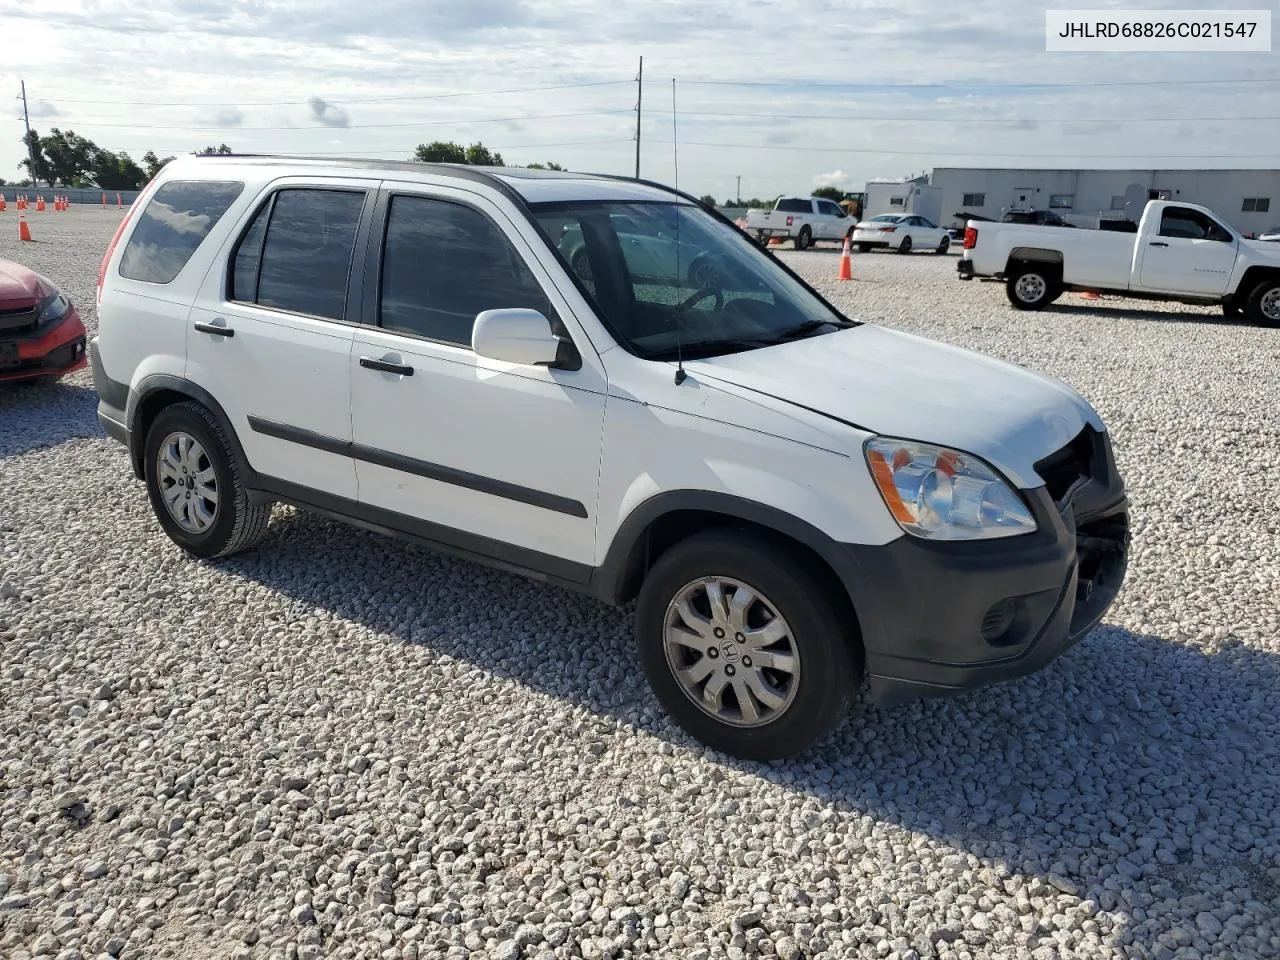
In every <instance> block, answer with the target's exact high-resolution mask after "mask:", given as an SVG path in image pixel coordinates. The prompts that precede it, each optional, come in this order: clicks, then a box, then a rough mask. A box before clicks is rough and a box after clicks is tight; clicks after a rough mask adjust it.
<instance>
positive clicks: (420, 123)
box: [64, 110, 631, 135]
mask: <svg viewBox="0 0 1280 960" xmlns="http://www.w3.org/2000/svg"><path fill="white" fill-rule="evenodd" d="M630 113H631V111H630V110H580V111H577V112H575V113H542V114H529V115H524V116H519V117H484V118H462V119H459V120H413V121H409V122H404V123H350V124H347V125H346V126H341V127H339V126H333V127H330V126H325V125H323V124H320V125H316V126H310V127H308V126H297V125H293V126H287V125H285V126H269V127H256V126H255V127H244V126H233V127H227V126H212V127H206V126H190V127H189V126H184V125H182V124H149V123H99V122H97V121H96V120H89V121H76V120H75V118H74V117H69V118H67V119H68V120H70V121H72V122H80V123H82V124H83V125H84V126H85V127H86V128H92V127H120V128H127V129H129V130H199V131H204V132H208V131H218V130H221V131H222V132H224V133H227V134H228V135H229V134H231V133H234V132H236V131H239V130H372V129H376V128H380V127H385V128H390V127H431V126H442V125H443V126H448V125H450V124H456V125H462V124H475V123H511V122H513V121H517V120H560V119H563V118H565V117H599V116H615V115H619V114H630ZM64 122H65V121H64Z"/></svg>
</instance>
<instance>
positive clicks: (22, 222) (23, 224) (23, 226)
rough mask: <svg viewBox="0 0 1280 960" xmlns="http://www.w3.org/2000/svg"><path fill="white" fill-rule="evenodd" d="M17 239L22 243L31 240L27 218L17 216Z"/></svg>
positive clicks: (20, 215)
mask: <svg viewBox="0 0 1280 960" xmlns="http://www.w3.org/2000/svg"><path fill="white" fill-rule="evenodd" d="M18 239H19V240H22V241H24V242H29V241H30V240H31V228H30V227H28V226H27V218H26V217H24V216H23V215H22V214H18Z"/></svg>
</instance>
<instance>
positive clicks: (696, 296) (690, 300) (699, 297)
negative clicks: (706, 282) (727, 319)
mask: <svg viewBox="0 0 1280 960" xmlns="http://www.w3.org/2000/svg"><path fill="white" fill-rule="evenodd" d="M710 296H714V297H715V298H716V313H719V312H720V311H721V310H723V309H724V290H723V289H722V288H720V287H719V286H715V287H703V288H702V289H701V290H696V291H694V292H693V293H692V294H690V295H689V296H688V297H687V298H686V299H685V300H683V301H682V302H681V303H680V304H679V305H678V306H677V307H676V313H687V312H688V311H690V310H692V309H693V308H694V307H695V306H697V305H698V304H700V303H701V302H702V301H703V300H705V299H707V297H710Z"/></svg>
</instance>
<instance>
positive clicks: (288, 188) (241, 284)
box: [187, 179, 378, 501]
mask: <svg viewBox="0 0 1280 960" xmlns="http://www.w3.org/2000/svg"><path fill="white" fill-rule="evenodd" d="M377 184H378V181H376V180H372V181H371V180H347V179H326V180H324V181H321V182H320V183H315V182H307V181H296V180H286V181H281V182H279V183H278V184H277V185H276V187H275V188H274V189H273V190H271V191H270V192H269V193H267V194H266V195H265V197H264V199H263V201H262V202H260V203H259V204H258V205H257V206H256V207H255V208H254V210H253V211H252V212H251V213H250V214H249V215H248V216H247V217H246V221H245V223H244V225H243V227H242V229H240V230H239V231H238V232H237V233H235V234H233V237H232V239H231V240H230V241H229V243H231V244H232V247H231V251H230V258H229V259H230V261H231V263H230V269H229V270H227V271H226V272H225V273H224V272H223V271H220V270H216V271H213V272H211V274H210V276H209V277H208V278H206V281H205V283H204V286H203V289H202V291H201V294H200V296H199V298H198V299H197V302H196V304H195V307H194V309H193V310H192V311H191V316H190V318H189V320H188V325H187V376H188V378H189V379H190V380H192V381H193V382H195V383H197V384H199V385H200V386H202V387H204V388H205V389H206V390H208V391H209V392H210V393H211V394H213V395H214V396H215V397H217V398H218V400H219V402H220V403H221V404H222V406H223V409H224V410H225V412H226V414H227V416H228V417H229V418H230V420H231V425H232V427H233V429H234V430H235V431H236V435H237V436H238V437H239V439H240V443H241V445H242V446H243V447H244V451H245V456H246V457H247V458H248V460H249V465H250V466H251V467H253V469H254V470H256V471H257V472H259V473H261V474H263V475H265V476H266V477H268V478H271V479H274V480H277V481H285V482H286V483H288V484H292V485H294V486H298V487H307V488H310V489H314V490H320V491H322V492H324V493H327V494H330V495H333V496H337V497H343V498H345V499H348V500H352V501H354V500H355V499H356V475H355V466H354V464H353V463H352V461H351V458H350V456H348V454H347V452H346V449H345V446H346V445H347V444H349V443H350V441H351V381H350V355H351V339H352V325H351V323H350V322H349V318H348V315H347V311H348V303H347V301H348V296H347V285H348V277H349V276H350V274H351V267H352V263H353V257H354V255H355V249H356V246H357V243H356V238H357V234H358V233H360V223H361V218H362V214H363V211H364V209H365V204H366V202H369V203H371V202H372V200H373V198H374V197H375V196H376V193H375V191H376V188H377ZM352 306H353V307H355V308H358V305H357V304H353V305H352Z"/></svg>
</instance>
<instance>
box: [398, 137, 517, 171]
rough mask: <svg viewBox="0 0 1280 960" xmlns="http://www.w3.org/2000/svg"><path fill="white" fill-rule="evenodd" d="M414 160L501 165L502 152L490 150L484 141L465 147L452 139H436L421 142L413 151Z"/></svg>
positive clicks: (483, 165) (488, 165) (484, 165)
mask: <svg viewBox="0 0 1280 960" xmlns="http://www.w3.org/2000/svg"><path fill="white" fill-rule="evenodd" d="M411 159H413V160H417V161H418V162H419V163H466V164H470V165H471V166H473V167H500V166H502V154H500V153H497V152H496V151H493V150H490V149H489V148H488V147H486V146H485V145H484V144H483V143H473V144H472V145H471V146H469V147H464V146H463V145H462V144H460V143H454V142H453V141H452V140H447V141H446V140H435V141H433V142H431V143H420V144H418V148H417V149H416V150H414V151H413V157H412V158H411Z"/></svg>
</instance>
